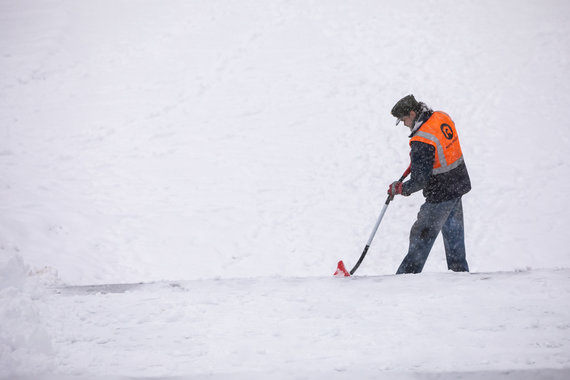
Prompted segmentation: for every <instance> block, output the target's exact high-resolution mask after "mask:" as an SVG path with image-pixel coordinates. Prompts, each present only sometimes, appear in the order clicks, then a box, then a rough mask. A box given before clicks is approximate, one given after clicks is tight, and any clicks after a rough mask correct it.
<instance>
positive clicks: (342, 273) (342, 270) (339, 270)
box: [334, 164, 412, 277]
mask: <svg viewBox="0 0 570 380" xmlns="http://www.w3.org/2000/svg"><path fill="white" fill-rule="evenodd" d="M411 168H412V166H411V164H410V166H408V168H407V169H406V171H405V172H404V174H402V176H401V177H400V179H399V182H403V181H404V179H405V178H406V177H407V176H408V174H410V171H411ZM392 199H394V197H393V196H391V195H388V198H386V202H384V207H382V211H380V216H379V217H378V220H376V224H375V225H374V228H373V229H372V233H371V234H370V237H369V238H368V242H367V243H366V247H364V251H362V254H361V255H360V258H359V259H358V261H357V262H356V265H355V266H354V268H352V269H351V270H350V272H348V271H347V270H346V267H345V266H344V262H343V261H342V260H340V261H339V262H338V264H337V267H336V272H334V276H335V277H350V276H351V275H353V274H354V272H356V270H357V269H358V267H359V266H360V264H361V263H362V260H364V257H365V256H366V253H367V252H368V248H370V244H372V240H373V239H374V235H376V231H378V227H379V226H380V222H381V221H382V218H383V217H384V214H385V213H386V209H387V208H388V205H389V204H390V201H392Z"/></svg>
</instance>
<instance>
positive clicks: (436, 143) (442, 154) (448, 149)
mask: <svg viewBox="0 0 570 380" xmlns="http://www.w3.org/2000/svg"><path fill="white" fill-rule="evenodd" d="M413 141H419V142H423V143H426V144H429V145H431V146H433V147H434V148H435V160H434V161H433V171H432V174H433V175H438V174H442V173H447V172H449V171H451V170H453V169H455V168H456V167H458V166H459V165H461V164H462V163H463V153H462V152H461V146H460V145H459V138H458V137H457V131H456V130H455V123H454V122H453V120H451V118H450V117H449V115H448V114H446V113H445V112H441V111H435V112H434V113H433V115H432V116H431V117H430V118H429V119H428V120H427V121H426V122H425V123H424V124H423V125H422V126H421V127H420V129H419V130H418V131H417V132H416V133H415V134H414V136H413V137H412V138H411V139H410V145H411V144H412V142H413Z"/></svg>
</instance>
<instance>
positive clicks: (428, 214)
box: [396, 197, 469, 274]
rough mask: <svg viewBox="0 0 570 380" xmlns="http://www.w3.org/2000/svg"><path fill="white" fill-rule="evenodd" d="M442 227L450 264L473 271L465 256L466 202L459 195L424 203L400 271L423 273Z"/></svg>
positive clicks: (453, 267)
mask: <svg viewBox="0 0 570 380" xmlns="http://www.w3.org/2000/svg"><path fill="white" fill-rule="evenodd" d="M439 231H441V234H442V236H443V244H444V246H445V256H446V258H447V268H448V269H449V270H452V271H455V272H469V265H467V260H466V259H465V237H464V231H463V206H462V204H461V197H459V198H456V199H452V200H450V201H446V202H441V203H427V202H426V203H424V204H423V205H422V207H421V208H420V212H419V213H418V219H417V220H416V222H415V223H414V225H413V226H412V230H411V231H410V246H409V248H408V254H407V255H406V257H405V258H404V261H402V264H400V267H399V268H398V271H397V272H396V274H402V273H420V272H421V271H422V269H423V268H424V264H425V263H426V260H427V258H428V256H429V252H430V251H431V247H432V246H433V243H434V242H435V239H436V238H437V235H439Z"/></svg>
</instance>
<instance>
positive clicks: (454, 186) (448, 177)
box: [402, 113, 471, 203]
mask: <svg viewBox="0 0 570 380" xmlns="http://www.w3.org/2000/svg"><path fill="white" fill-rule="evenodd" d="M429 116H431V113H429V114H422V115H420V117H419V119H420V120H421V119H425V120H424V122H425V121H426V120H427V119H428V118H429ZM418 130H419V128H418V129H416V130H415V131H414V132H413V133H412V135H410V137H413V135H414V134H415V133H416V132H417V131H418ZM410 145H411V153H410V158H411V161H412V172H411V177H410V180H408V181H406V182H404V184H403V186H402V194H403V195H410V194H412V193H415V192H416V191H419V190H422V189H423V194H424V197H425V198H426V202H429V203H440V202H445V201H449V200H451V199H455V198H459V197H461V196H462V195H464V194H467V193H468V192H469V190H471V180H470V179H469V174H468V173H467V167H466V166H465V163H462V164H461V165H459V166H458V167H457V168H455V169H453V170H451V171H450V172H447V173H443V174H438V175H432V170H433V161H434V160H435V148H434V147H433V146H432V145H429V144H426V143H423V142H419V141H412V142H411V144H410Z"/></svg>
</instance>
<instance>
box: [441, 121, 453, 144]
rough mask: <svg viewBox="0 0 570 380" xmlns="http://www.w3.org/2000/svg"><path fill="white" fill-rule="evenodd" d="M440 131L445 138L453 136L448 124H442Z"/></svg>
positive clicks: (449, 138)
mask: <svg viewBox="0 0 570 380" xmlns="http://www.w3.org/2000/svg"><path fill="white" fill-rule="evenodd" d="M441 132H443V135H444V136H445V138H446V139H448V140H451V139H452V138H453V129H451V126H450V125H449V124H442V125H441Z"/></svg>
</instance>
